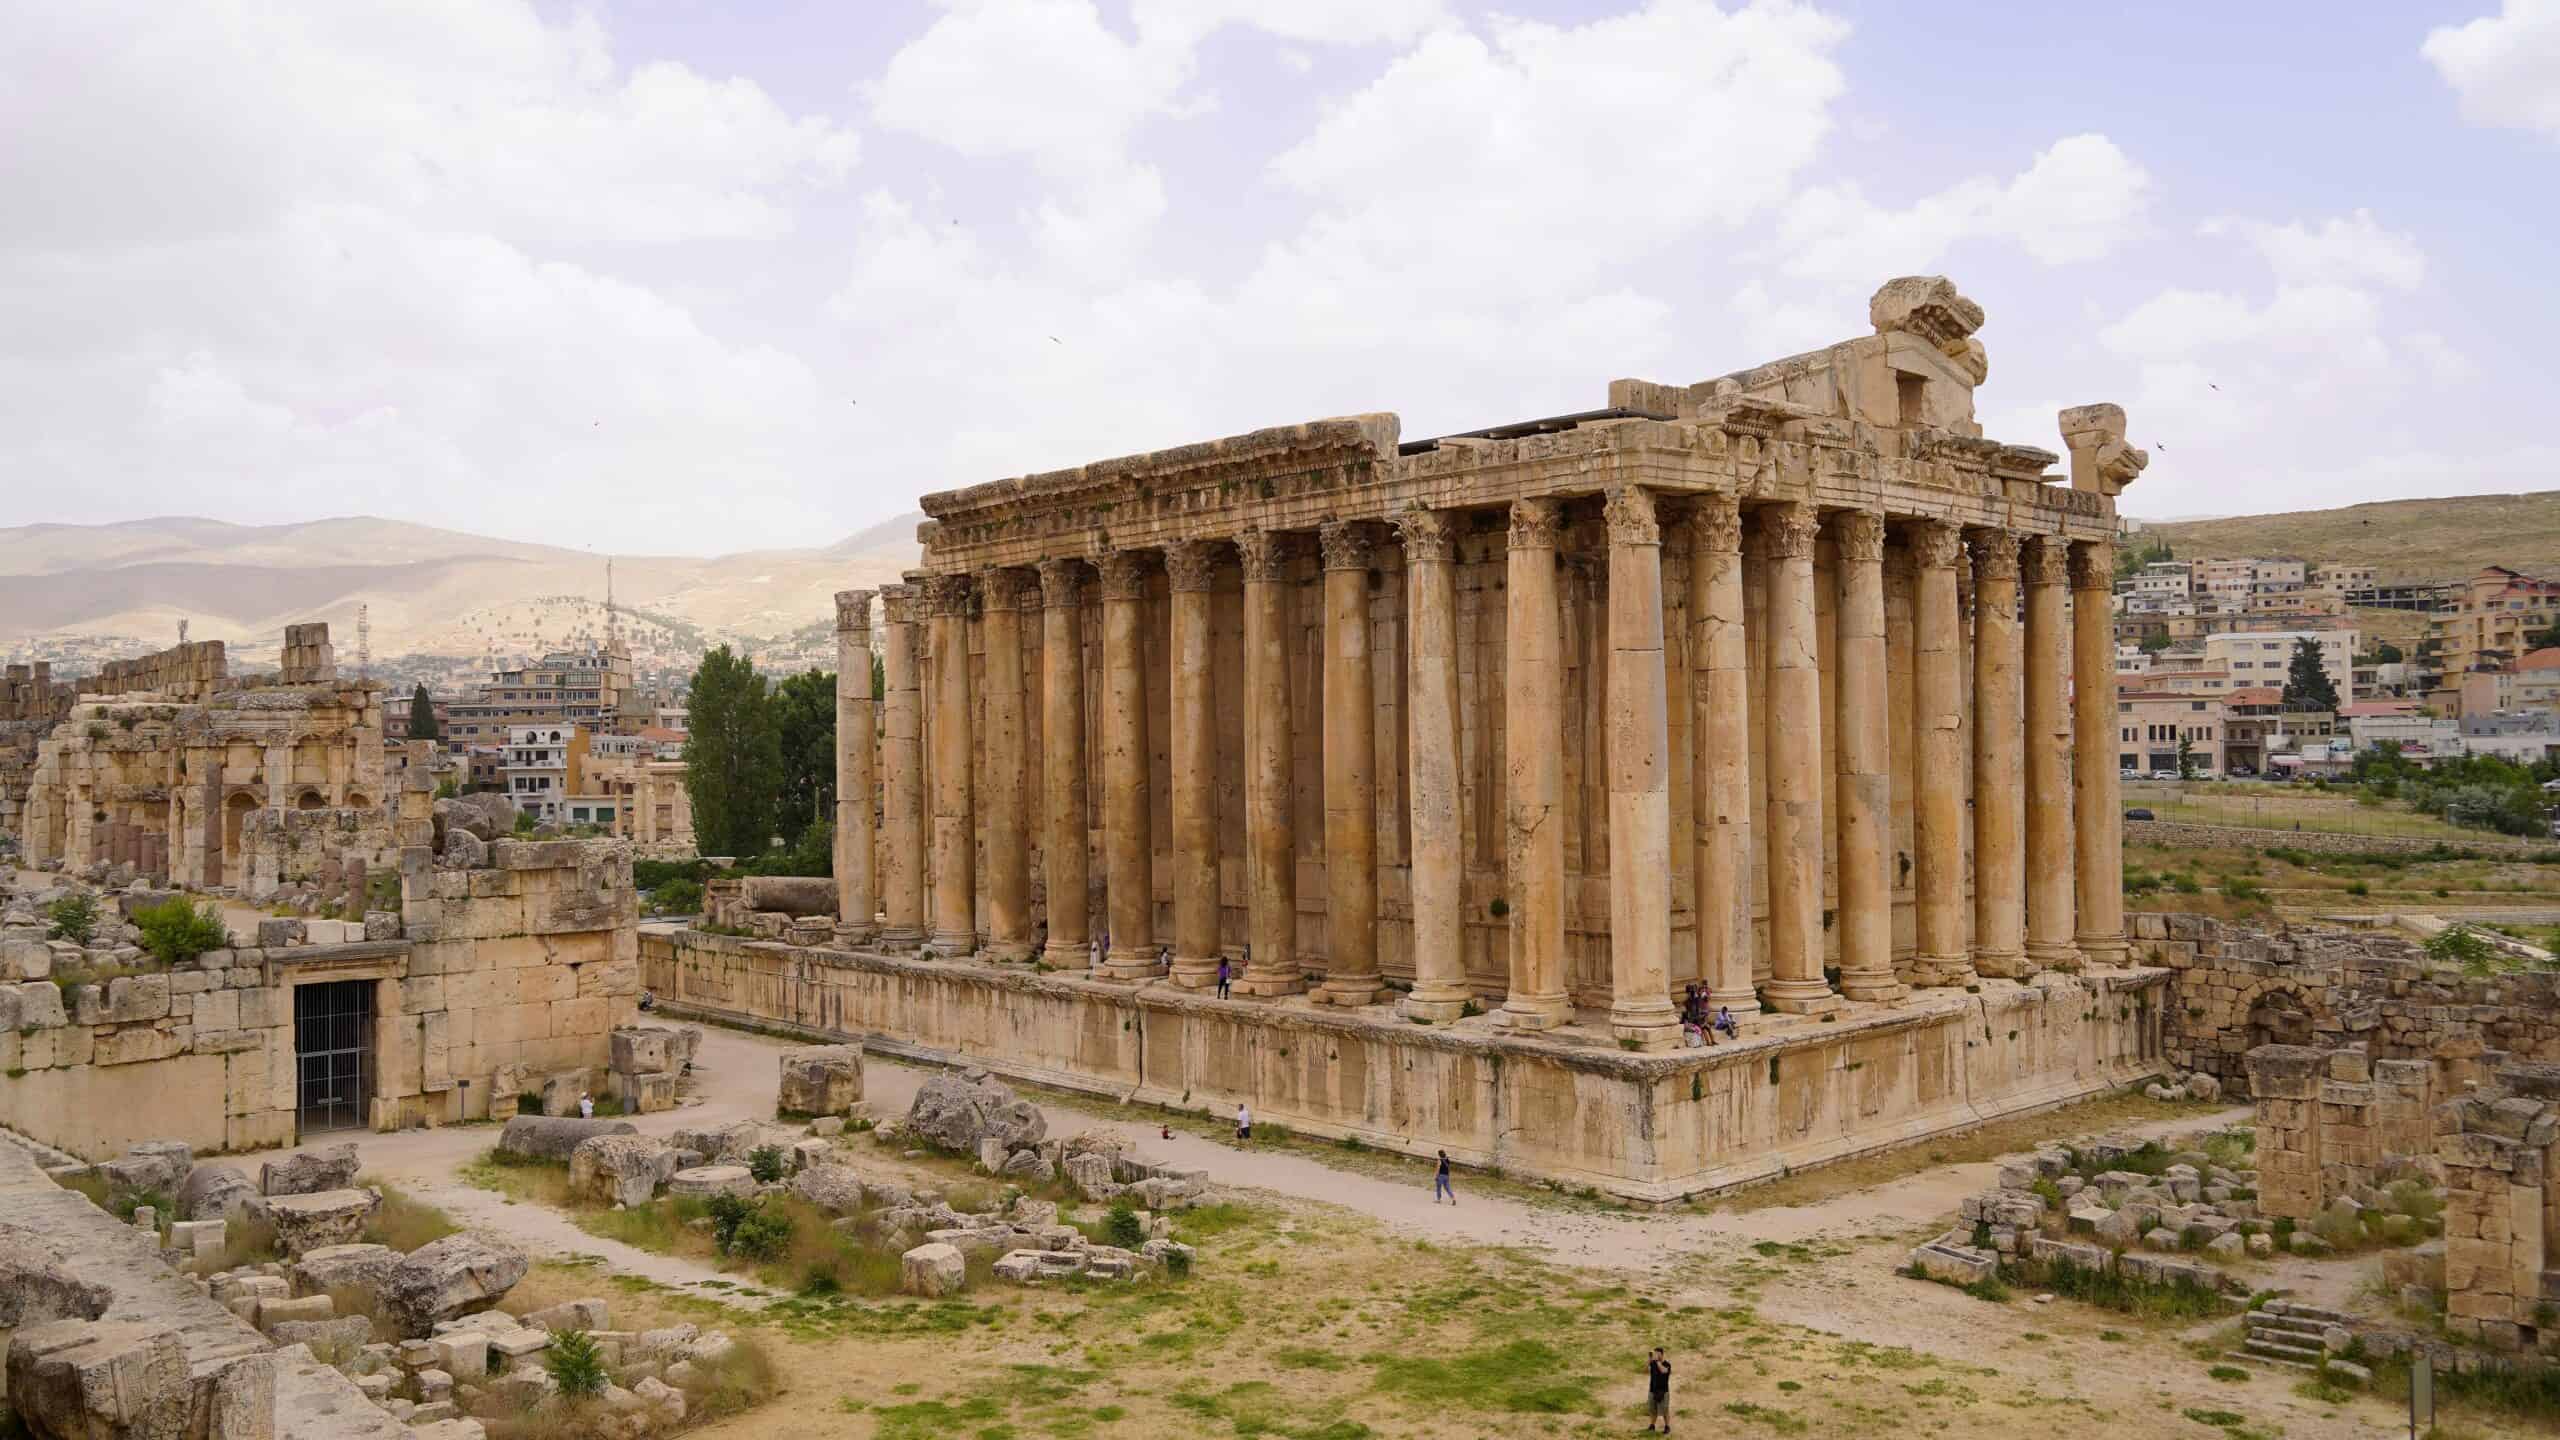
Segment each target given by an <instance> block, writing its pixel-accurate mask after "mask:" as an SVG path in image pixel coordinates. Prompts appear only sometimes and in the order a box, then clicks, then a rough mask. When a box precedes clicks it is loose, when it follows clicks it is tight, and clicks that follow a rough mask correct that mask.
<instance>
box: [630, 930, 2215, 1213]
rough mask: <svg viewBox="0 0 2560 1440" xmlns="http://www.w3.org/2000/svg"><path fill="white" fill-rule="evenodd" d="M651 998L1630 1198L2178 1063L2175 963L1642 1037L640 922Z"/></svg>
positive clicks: (1983, 1115) (745, 1021)
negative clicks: (1340, 1007) (1593, 1035)
mask: <svg viewBox="0 0 2560 1440" xmlns="http://www.w3.org/2000/svg"><path fill="white" fill-rule="evenodd" d="M641 968H642V974H643V980H644V983H645V984H647V985H648V987H649V988H650V989H651V990H652V991H653V992H655V994H656V996H657V999H658V1005H659V1008H660V1009H661V1011H663V1012H666V1013H671V1014H679V1015H690V1016H694V1017H698V1018H703V1019H710V1020H719V1021H726V1022H729V1023H734V1024H742V1025H749V1026H755V1027H761V1028H767V1029H771V1030H774V1031H777V1032H780V1033H784V1034H789V1035H794V1036H805V1037H808V1038H812V1039H826V1040H835V1039H850V1038H859V1039H861V1040H862V1041H863V1042H864V1044H865V1046H866V1047H867V1048H868V1049H870V1050H872V1051H875V1052H880V1053H887V1054H892V1055H907V1056H911V1057H914V1058H920V1059H926V1060H933V1061H948V1060H951V1059H953V1058H955V1057H966V1058H967V1059H968V1060H969V1061H970V1062H972V1063H975V1064H980V1065H984V1066H986V1067H987V1068H988V1069H990V1070H993V1071H996V1072H999V1073H1001V1074H1004V1075H1006V1076H1008V1077H1011V1078H1016V1079H1022V1080H1029V1081H1035V1082H1040V1083H1046V1084H1052V1085H1058V1086H1062V1087H1067V1088H1071V1089H1078V1090H1085V1091H1090V1092H1095V1093H1100V1094H1107V1095H1110V1096H1113V1097H1115V1098H1122V1099H1136V1100H1144V1101H1154V1102H1161V1103H1164V1104H1169V1105H1177V1106H1180V1107H1183V1108H1186V1109H1191V1110H1197V1111H1205V1112H1208V1113H1213V1114H1225V1113H1227V1112H1230V1111H1232V1110H1233V1109H1234V1108H1235V1105H1236V1103H1237V1102H1238V1101H1244V1102H1247V1103H1249V1104H1251V1105H1252V1107H1253V1110H1254V1114H1255V1119H1256V1120H1257V1122H1260V1123H1279V1124H1285V1125H1287V1126H1289V1127H1291V1128H1293V1129H1297V1130H1303V1131H1306V1132H1309V1133H1312V1134H1317V1135H1324V1136H1329V1137H1336V1138H1339V1137H1357V1138H1358V1139H1360V1140H1361V1141H1363V1142H1364V1143H1366V1144H1370V1145H1374V1146H1378V1147H1380V1148H1384V1149H1392V1150H1399V1151H1404V1152H1407V1153H1413V1154H1421V1155H1427V1154H1430V1153H1431V1152H1432V1151H1433V1150H1435V1149H1440V1148H1446V1149H1447V1150H1448V1151H1449V1153H1450V1154H1451V1156H1452V1157H1454V1158H1456V1159H1459V1160H1461V1161H1463V1162H1465V1163H1468V1164H1471V1165H1478V1166H1484V1167H1489V1168H1493V1169H1498V1170H1501V1171H1504V1172H1507V1173H1511V1174H1515V1175H1521V1176H1527V1177H1532V1178H1537V1179H1544V1180H1553V1181H1558V1182H1561V1183H1567V1184H1572V1185H1588V1186H1592V1187H1595V1188H1598V1189H1600V1190H1604V1191H1607V1192H1609V1193H1611V1194H1615V1195H1619V1196H1623V1197H1626V1198H1629V1199H1634V1200H1642V1201H1668V1200H1673V1199H1677V1198H1680V1197H1682V1196H1686V1195H1693V1194H1698V1193H1702V1192H1707V1191H1713V1190H1719V1189H1724V1188H1728V1187H1731V1186H1735V1185H1740V1184H1744V1183H1747V1182H1750V1181H1753V1180H1759V1179H1764V1178H1767V1177H1770V1176H1774V1175H1779V1174H1784V1173H1786V1172H1787V1171H1789V1170H1795V1169H1802V1168H1804V1167H1806V1166H1808V1165H1815V1164H1820V1163H1823V1162H1825V1161H1829V1160H1836V1159H1841V1158H1844V1157H1847V1156H1851V1155H1857V1154H1862V1153H1865V1152H1867V1151H1871V1150H1877V1149H1881V1148H1884V1147H1887V1146H1890V1145H1896V1144H1900V1143H1902V1142H1905V1141H1909V1140H1915V1139H1920V1138H1922V1137H1925V1136H1929V1135H1935V1134H1941V1133H1944V1132H1947V1131H1950V1130H1956V1129H1960V1128H1963V1127H1966V1126H1971V1125H1975V1124H1979V1123H1981V1122H1983V1121H1986V1120H1991V1119H1995V1118H1998V1117H2001V1116H2005V1115H2013V1114H2018V1113H2021V1112H2025V1111H2031V1110H2035V1109H2039V1108H2044V1107H2048V1106H2052V1105H2058V1104H2062V1103H2065V1102H2067V1101H2071V1100H2077V1099H2080V1098H2082V1097H2085V1096H2089V1095H2093V1094H2098V1093H2101V1092H2103V1091H2106V1090H2109V1089H2112V1088H2115V1087H2117V1086H2120V1085H2124V1084H2126V1083H2128V1082H2131V1081H2135V1080H2139V1079H2142V1078H2144V1077H2147V1076H2149V1075H2152V1074H2155V1073H2157V1072H2158V1071H2159V1070H2161V1069H2162V1068H2163V1066H2164V1060H2163V1054H2162V1045H2161V1020H2162V1011H2163V1009H2164V1007H2165V1006H2166V1004H2167V999H2166V990H2167V976H2166V974H2165V973H2164V972H2161V971H2158V970H2151V969H2137V970H2128V971H2115V972H2092V973H2090V974H2086V975H2081V976H2069V975H2060V974H2050V975H2046V976H2040V977H2038V979H2037V980H2036V981H2035V982H2033V983H2028V984H2020V983H2017V982H2014V981H2005V980H1991V981H1985V982H1983V985H1982V987H1981V991H1980V993H1978V994H1968V993H1965V992H1963V991H1954V990H1946V991H1923V992H1921V993H1920V994H1919V995H1918V996H1917V997H1916V998H1915V999H1914V1000H1913V1001H1912V1002H1911V1003H1910V1004H1908V1005H1906V1006H1903V1007H1900V1008H1892V1009H1888V1008H1883V1007H1869V1006H1853V1007H1851V1008H1850V1009H1849V1010H1848V1011H1847V1012H1845V1013H1844V1015H1843V1018H1841V1019H1840V1020H1839V1021H1837V1022H1836V1023H1831V1024H1823V1023H1818V1022H1815V1021H1811V1020H1788V1021H1773V1022H1770V1023H1769V1025H1768V1028H1767V1029H1766V1031H1765V1032H1764V1033H1761V1034H1758V1035H1754V1036H1752V1037H1750V1038H1748V1039H1745V1040H1743V1041H1741V1042H1738V1043H1727V1044H1725V1045H1720V1046H1716V1047H1713V1048H1710V1049H1705V1050H1682V1051H1676V1052H1673V1053H1670V1054H1659V1055H1645V1054H1634V1053H1629V1052H1625V1051H1621V1050H1618V1049H1616V1048H1615V1047H1614V1046H1611V1045H1609V1044H1607V1043H1606V1042H1605V1041H1603V1042H1600V1043H1584V1044H1577V1043H1574V1042H1572V1041H1570V1040H1563V1041H1560V1040H1558V1039H1555V1038H1523V1037H1519V1036H1514V1035H1512V1034H1510V1033H1509V1032H1507V1031H1503V1030H1500V1029H1498V1028H1495V1027H1493V1026H1492V1025H1491V1024H1490V1023H1489V1022H1465V1021H1462V1022H1460V1023H1459V1024H1458V1025H1456V1026H1421V1025H1415V1024H1412V1023H1410V1022H1407V1021H1405V1020H1402V1019H1399V1018H1396V1017H1395V1016H1393V1014H1392V1013H1391V1012H1388V1011H1385V1010H1376V1011H1369V1012H1354V1013H1349V1014H1346V1013H1343V1012H1340V1011H1335V1010H1325V1009H1319V1008H1317V1007H1315V1006H1312V1005H1307V1004H1304V1003H1283V1004H1273V1003H1270V1002H1266V1001H1245V1000H1218V999H1216V998H1215V997H1213V996H1208V995H1204V994H1202V993H1201V992H1198V991H1190V990H1182V989H1178V988H1176V987H1173V986H1170V985H1164V984H1150V985H1141V986H1129V985H1116V984H1106V983H1103V982H1100V981H1096V980H1090V979H1086V978H1084V977H1083V976H1081V975H1068V974H1055V973H1048V974H1044V973H1040V972H1038V971H1035V970H1032V969H1029V968H1025V967H1020V966H995V965H987V964H981V963H978V962H974V961H954V960H925V959H918V958H915V957H911V956H904V955H883V954H871V953H862V952H849V951H842V950H823V949H812V948H806V947H798V946H791V945H784V944H780V943H776V942H771V941H758V940H744V939H740V938H737V937H731V936H719V935H707V934H703V933H700V932H697V931H693V930H682V929H672V928H660V927H652V928H650V929H648V930H645V931H643V932H642V935H641Z"/></svg>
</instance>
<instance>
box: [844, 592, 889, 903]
mask: <svg viewBox="0 0 2560 1440" xmlns="http://www.w3.org/2000/svg"><path fill="white" fill-rule="evenodd" d="M873 709H874V707H873V705H872V703H871V592H870V591H868V590H839V591H837V592H836V855H835V860H836V940H837V942H838V943H840V944H845V945H860V944H863V943H865V942H867V941H869V940H870V939H871V935H872V931H873V929H874V928H875V927H876V926H877V925H878V923H879V910H880V905H879V891H878V886H877V885H876V884H874V882H873V872H874V870H875V868H876V865H875V861H876V859H877V857H876V856H875V854H874V853H873V852H874V846H875V845H876V844H877V840H878V837H877V835H876V834H875V833H874V831H875V828H876V827H875V825H874V823H873V820H872V816H873V809H872V807H873V805H874V804H875V803H877V802H875V801H874V799H873V798H872V794H873V788H874V784H875V782H874V780H873V773H872V772H873V766H874V761H875V757H874V755H873V750H874V748H875V747H876V746H877V745H878V744H879V735H878V727H877V726H876V725H875V724H874V723H873V720H872V711H873Z"/></svg>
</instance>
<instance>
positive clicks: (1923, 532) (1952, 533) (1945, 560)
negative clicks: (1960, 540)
mask: <svg viewBox="0 0 2560 1440" xmlns="http://www.w3.org/2000/svg"><path fill="white" fill-rule="evenodd" d="M1907 533H1908V535H1909V537H1910V545H1911V559H1912V561H1913V562H1914V563H1915V564H1917V565H1919V566H1920V568H1921V569H1923V570H1952V569H1954V568H1955V563H1956V551H1957V548H1958V547H1957V545H1956V527H1954V526H1953V525H1950V524H1948V523H1947V522H1946V521H1944V520H1915V521H1913V522H1912V523H1911V525H1910V527H1909V530H1908V532H1907Z"/></svg>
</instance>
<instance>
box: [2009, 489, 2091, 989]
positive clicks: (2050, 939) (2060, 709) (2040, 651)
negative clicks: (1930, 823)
mask: <svg viewBox="0 0 2560 1440" xmlns="http://www.w3.org/2000/svg"><path fill="white" fill-rule="evenodd" d="M2067 553H2068V547H2067V546H2066V545H2065V544H2064V542H2063V540H2062V538H2061V537H2060V536H2058V535H2038V536H2035V537H2034V538H2032V539H2030V540H2028V541H2027V543H2026V546H2025V548H2024V550H2023V551H2022V552H2021V553H2020V556H2019V560H2020V564H2019V571H2020V573H2021V574H2022V575H2023V576H2024V577H2025V580H2026V591H2027V666H2026V668H2027V684H2026V691H2027V694H2026V709H2027V718H2026V752H2027V753H2026V760H2027V841H2026V848H2027V853H2028V854H2029V855H2032V856H2034V857H2035V863H2034V864H2033V865H2031V866H2029V867H2028V869H2027V962H2028V963H2029V964H2031V965H2033V966H2034V967H2035V968H2037V969H2039V970H2077V969H2079V968H2080V942H2079V938H2078V935H2077V933H2076V932H2077V928H2078V920H2077V915H2078V907H2077V904H2076V903H2075V898H2074V893H2073V881H2074V874H2073V867H2072V866H2071V865H2070V864H2067V863H2065V862H2064V858H2063V857H2065V856H2068V855H2070V854H2072V853H2073V845H2074V843H2075V841H2074V839H2073V829H2072V824H2071V746H2072V739H2071V716H2070V712H2069V710H2068V709H2067V708H2066V706H2065V704H2064V701H2063V689H2064V685H2065V683H2066V679H2067V675H2068V672H2069V669H2070V664H2069V659H2068V654H2069V649H2068V647H2069V644H2070V622H2069V619H2068V616H2067V614H2066V608H2067V607H2066V604H2065V594H2064V590H2063V584H2064V581H2065V580H2066V578H2067V571H2068V564H2067V559H2066V557H2067Z"/></svg>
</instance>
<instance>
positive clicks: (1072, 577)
mask: <svg viewBox="0 0 2560 1440" xmlns="http://www.w3.org/2000/svg"><path fill="white" fill-rule="evenodd" d="M1040 598H1041V600H1042V601H1043V602H1045V603H1046V604H1048V605H1049V606H1051V607H1052V608H1065V607H1069V606H1073V605H1074V604H1076V603H1077V602H1078V601H1079V600H1081V599H1083V598H1084V562H1083V561H1081V560H1070V559H1066V558H1064V557H1060V558H1056V559H1050V560H1043V561H1041V562H1040Z"/></svg>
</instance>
